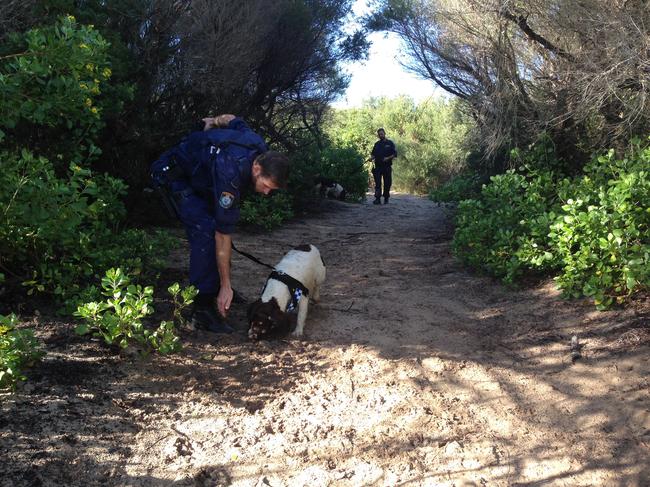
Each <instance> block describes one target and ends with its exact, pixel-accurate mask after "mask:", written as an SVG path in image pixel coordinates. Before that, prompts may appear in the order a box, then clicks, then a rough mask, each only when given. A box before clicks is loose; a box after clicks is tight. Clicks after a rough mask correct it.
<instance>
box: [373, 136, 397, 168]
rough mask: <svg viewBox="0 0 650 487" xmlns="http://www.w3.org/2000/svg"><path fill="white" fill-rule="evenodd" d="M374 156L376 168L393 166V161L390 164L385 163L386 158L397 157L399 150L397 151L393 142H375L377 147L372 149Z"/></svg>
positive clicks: (385, 140) (386, 140)
mask: <svg viewBox="0 0 650 487" xmlns="http://www.w3.org/2000/svg"><path fill="white" fill-rule="evenodd" d="M372 155H373V156H374V157H375V165H376V166H379V167H381V166H385V165H389V166H390V165H391V164H392V163H393V162H392V159H391V160H390V161H388V162H385V161H384V157H388V156H392V155H395V156H397V150H396V149H395V144H393V141H392V140H388V139H384V140H381V139H380V140H378V141H377V142H375V145H374V146H373V148H372Z"/></svg>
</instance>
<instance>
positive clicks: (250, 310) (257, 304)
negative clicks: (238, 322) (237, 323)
mask: <svg viewBox="0 0 650 487" xmlns="http://www.w3.org/2000/svg"><path fill="white" fill-rule="evenodd" d="M261 304H262V300H261V299H258V300H257V301H254V302H252V303H251V304H249V305H248V310H247V312H246V318H247V319H248V321H249V322H250V321H251V319H252V318H253V316H254V315H255V313H256V312H257V309H258V308H259V307H260V305H261Z"/></svg>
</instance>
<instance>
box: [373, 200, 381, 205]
mask: <svg viewBox="0 0 650 487" xmlns="http://www.w3.org/2000/svg"><path fill="white" fill-rule="evenodd" d="M372 204H373V205H381V200H380V199H379V198H375V201H373V202H372Z"/></svg>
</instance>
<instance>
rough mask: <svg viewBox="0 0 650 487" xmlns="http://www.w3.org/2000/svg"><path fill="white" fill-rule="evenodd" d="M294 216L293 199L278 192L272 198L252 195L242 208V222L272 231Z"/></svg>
mask: <svg viewBox="0 0 650 487" xmlns="http://www.w3.org/2000/svg"><path fill="white" fill-rule="evenodd" d="M292 216H293V210H292V205H291V197H290V196H289V195H288V194H286V193H284V192H278V193H275V194H273V195H271V196H262V195H258V194H255V195H252V196H250V197H249V198H247V199H245V200H244V202H243V203H242V206H241V221H242V222H243V223H245V224H248V225H253V226H259V227H262V228H264V229H266V230H271V229H272V228H276V227H278V226H280V225H281V224H282V223H283V222H284V221H286V220H288V219H289V218H291V217H292Z"/></svg>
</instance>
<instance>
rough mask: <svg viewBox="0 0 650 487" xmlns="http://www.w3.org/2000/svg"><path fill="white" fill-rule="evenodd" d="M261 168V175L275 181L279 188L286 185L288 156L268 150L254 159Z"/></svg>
mask: <svg viewBox="0 0 650 487" xmlns="http://www.w3.org/2000/svg"><path fill="white" fill-rule="evenodd" d="M255 162H257V163H258V164H259V165H260V167H261V168H262V173H261V174H262V176H264V177H265V178H270V179H272V180H273V181H275V184H277V185H278V186H279V187H280V188H286V187H287V180H288V179H289V158H288V157H287V156H285V155H284V154H282V153H280V152H276V151H274V150H270V151H267V152H264V153H263V154H260V155H259V156H257V158H256V159H255Z"/></svg>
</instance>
